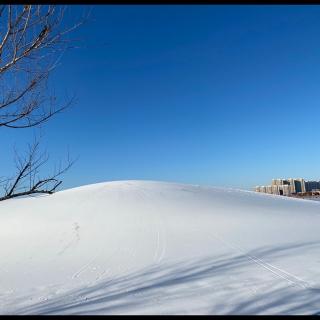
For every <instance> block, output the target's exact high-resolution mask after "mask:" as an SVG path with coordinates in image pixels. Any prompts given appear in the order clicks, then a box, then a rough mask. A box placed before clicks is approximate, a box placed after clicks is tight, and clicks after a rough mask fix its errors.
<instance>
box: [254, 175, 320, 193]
mask: <svg viewBox="0 0 320 320" xmlns="http://www.w3.org/2000/svg"><path fill="white" fill-rule="evenodd" d="M255 191H256V192H263V193H270V194H278V195H284V196H289V195H290V194H296V193H305V192H313V191H320V181H305V180H304V179H303V178H296V179H293V178H289V179H272V181H271V185H269V186H256V187H255Z"/></svg>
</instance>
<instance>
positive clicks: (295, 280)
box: [211, 234, 312, 289]
mask: <svg viewBox="0 0 320 320" xmlns="http://www.w3.org/2000/svg"><path fill="white" fill-rule="evenodd" d="M211 236H212V237H213V238H215V239H217V240H219V241H221V242H222V243H223V244H224V245H226V246H228V247H229V248H231V249H233V250H235V251H236V252H237V253H240V254H242V255H244V256H245V257H247V258H248V259H249V260H251V261H253V262H254V263H255V264H257V265H259V266H261V267H262V268H264V269H265V270H267V271H270V272H271V273H272V274H274V275H275V276H277V277H278V278H280V279H283V280H286V281H287V282H288V283H291V284H293V285H295V286H299V287H301V288H303V289H312V287H311V286H310V284H309V283H308V282H307V281H305V280H303V279H301V278H299V277H297V276H295V275H293V274H291V273H289V272H288V271H285V270H283V269H280V268H278V267H276V266H274V265H272V264H270V263H267V262H265V261H263V260H262V259H260V258H258V257H256V256H254V255H252V254H248V253H247V251H246V250H244V249H243V248H240V247H239V246H237V245H235V244H233V243H232V244H231V242H230V241H228V242H227V241H225V240H223V239H222V238H221V237H220V236H217V234H215V235H211Z"/></svg>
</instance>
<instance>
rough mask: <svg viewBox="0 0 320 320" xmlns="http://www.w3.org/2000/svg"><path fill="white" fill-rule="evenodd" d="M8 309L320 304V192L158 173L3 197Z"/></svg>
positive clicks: (273, 310)
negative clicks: (300, 194)
mask: <svg viewBox="0 0 320 320" xmlns="http://www.w3.org/2000/svg"><path fill="white" fill-rule="evenodd" d="M0 243H1V246H0V314H304V313H305V314H317V313H320V202H316V201H310V200H300V199H292V198H286V197H280V196H273V195H267V194H258V193H254V192H249V191H240V190H232V189H222V188H211V187H200V186H193V185H182V184H174V183H165V182H152V181H117V182H108V183H100V184H94V185H88V186H83V187H79V188H74V189H70V190H66V191H61V192H58V193H56V194H54V195H52V196H43V197H38V198H28V199H14V200H9V201H5V202H2V203H0Z"/></svg>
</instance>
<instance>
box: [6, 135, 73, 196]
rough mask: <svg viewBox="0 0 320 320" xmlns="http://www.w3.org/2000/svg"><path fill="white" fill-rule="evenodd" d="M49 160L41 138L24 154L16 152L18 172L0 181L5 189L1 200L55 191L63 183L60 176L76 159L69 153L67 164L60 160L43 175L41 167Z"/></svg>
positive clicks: (30, 145)
mask: <svg viewBox="0 0 320 320" xmlns="http://www.w3.org/2000/svg"><path fill="white" fill-rule="evenodd" d="M48 160H49V155H48V153H47V152H41V151H40V149H39V140H35V142H34V143H32V144H29V146H28V150H27V152H26V153H25V155H24V156H20V155H19V153H18V152H15V165H16V173H15V175H14V176H13V177H10V178H6V179H4V180H2V181H1V182H0V183H1V185H2V187H3V189H4V194H3V195H2V196H1V197H0V201H3V200H7V199H11V198H16V197H21V196H29V195H34V194H41V193H42V194H52V193H54V192H55V191H56V189H57V188H58V186H60V185H61V183H62V180H60V176H61V175H62V174H63V173H64V172H66V171H67V170H68V169H69V168H70V167H71V166H72V164H73V163H74V160H70V157H69V154H68V157H67V160H66V163H65V164H62V162H60V163H59V165H58V167H56V168H54V170H53V172H52V173H51V174H49V175H47V176H44V177H41V176H40V173H41V172H40V171H41V168H42V167H43V166H44V165H45V164H46V163H47V161H48Z"/></svg>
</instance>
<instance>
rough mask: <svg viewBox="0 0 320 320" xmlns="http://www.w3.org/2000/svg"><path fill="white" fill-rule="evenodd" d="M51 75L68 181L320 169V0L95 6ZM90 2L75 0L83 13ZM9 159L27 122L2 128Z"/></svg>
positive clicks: (258, 177)
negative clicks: (70, 102)
mask: <svg viewBox="0 0 320 320" xmlns="http://www.w3.org/2000/svg"><path fill="white" fill-rule="evenodd" d="M91 8H92V12H91V20H90V21H89V22H88V23H87V24H86V25H85V26H83V27H82V28H81V29H79V30H78V31H77V32H76V33H74V37H75V38H81V39H82V40H83V41H82V42H81V46H82V47H81V48H78V49H74V50H71V51H69V52H68V53H67V54H66V55H65V56H64V57H63V59H62V60H61V66H60V67H59V69H58V70H57V71H56V73H55V75H54V76H53V78H52V81H51V83H52V86H53V87H54V88H55V90H56V92H57V93H59V94H61V95H63V94H65V92H67V93H70V94H71V93H75V94H76V96H77V102H76V104H75V105H74V107H73V108H72V109H70V110H69V111H68V112H66V113H65V114H63V115H60V116H58V117H56V118H55V119H52V121H51V122H50V123H48V125H47V126H45V128H44V133H45V136H44V138H43V142H44V146H46V147H47V149H48V151H49V152H50V153H51V156H52V160H53V161H54V160H55V159H59V157H63V155H64V154H65V152H66V150H67V148H68V147H69V148H70V152H71V154H72V155H74V156H79V160H78V162H77V163H76V164H75V166H74V167H73V168H72V170H71V171H69V172H68V174H67V175H66V176H65V183H64V186H63V188H69V187H74V186H78V185H84V184H89V183H95V182H102V181H109V180H123V179H148V180H165V181H177V182H185V183H195V184H208V185H216V186H228V187H238V188H251V187H253V186H255V185H256V184H267V183H269V181H270V180H271V179H272V178H274V177H282V176H283V177H300V176H301V177H305V178H307V179H312V178H314V179H320V174H319V157H320V130H319V123H320V6H311V5H309V6H302V5H299V6H293V5H291V6H289V5H288V6H270V5H269V6H263V5H259V6H258V5H257V6H254V5H251V6H248V5H242V6H234V5H226V6H217V5H212V6H209V5H208V6H204V5H199V6H197V5H189V6H188V5H185V6H183V5H179V6H167V5H149V6H148V5H143V6H142V5H133V6H128V5H119V6H115V5H113V6H111V5H110V6H109V5H96V6H92V7H91ZM84 9H85V6H71V7H70V8H69V16H67V17H70V16H72V17H76V16H80V15H81V12H82V11H83V10H84ZM1 131H2V133H1V140H2V141H1V145H2V146H3V151H2V155H1V158H0V165H1V166H2V167H3V168H4V169H5V170H9V168H11V166H10V159H11V154H10V152H11V148H12V142H16V144H17V145H18V146H20V145H22V143H24V142H25V141H27V140H28V139H29V138H30V136H31V135H32V134H33V132H32V130H30V131H28V132H27V131H10V130H6V129H2V130H1Z"/></svg>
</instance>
